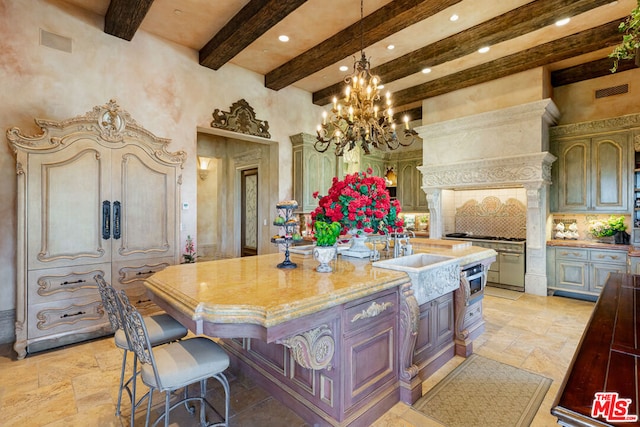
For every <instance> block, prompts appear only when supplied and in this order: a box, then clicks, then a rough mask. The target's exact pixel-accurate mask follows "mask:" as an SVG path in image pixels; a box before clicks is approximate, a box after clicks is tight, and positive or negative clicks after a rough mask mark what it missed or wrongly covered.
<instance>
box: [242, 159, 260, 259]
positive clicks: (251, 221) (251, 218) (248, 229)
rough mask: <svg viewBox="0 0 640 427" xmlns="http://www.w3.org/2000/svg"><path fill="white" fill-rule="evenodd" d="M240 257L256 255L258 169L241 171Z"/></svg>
mask: <svg viewBox="0 0 640 427" xmlns="http://www.w3.org/2000/svg"><path fill="white" fill-rule="evenodd" d="M240 187H241V188H240V194H241V195H242V201H241V218H240V229H241V233H240V256H243V257H244V256H254V255H257V254H258V168H252V169H245V170H242V171H241V184H240Z"/></svg>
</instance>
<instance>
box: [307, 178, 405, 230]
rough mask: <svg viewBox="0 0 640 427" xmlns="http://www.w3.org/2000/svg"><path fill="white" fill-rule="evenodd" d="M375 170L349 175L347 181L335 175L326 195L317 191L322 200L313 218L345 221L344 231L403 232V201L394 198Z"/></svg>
mask: <svg viewBox="0 0 640 427" xmlns="http://www.w3.org/2000/svg"><path fill="white" fill-rule="evenodd" d="M372 172H373V171H372V170H371V168H369V169H367V171H366V172H356V173H353V174H350V175H346V176H345V177H344V179H343V180H339V179H338V178H337V177H334V178H333V184H332V185H331V188H329V192H328V194H327V195H326V196H319V195H318V192H317V191H316V192H315V193H313V197H314V198H316V199H319V201H318V207H317V208H316V209H315V210H314V211H313V212H311V219H312V220H313V221H314V222H315V221H323V222H329V223H330V222H333V221H337V222H339V223H340V224H342V231H343V234H346V233H347V232H348V231H349V230H353V229H358V230H362V231H363V232H365V233H380V234H383V233H385V232H389V233H390V232H393V231H402V226H403V225H404V221H403V220H402V218H399V217H398V214H399V213H400V211H401V208H400V202H398V201H397V200H391V197H390V196H389V191H388V190H387V185H386V184H385V182H384V179H383V178H380V177H378V176H373V175H372Z"/></svg>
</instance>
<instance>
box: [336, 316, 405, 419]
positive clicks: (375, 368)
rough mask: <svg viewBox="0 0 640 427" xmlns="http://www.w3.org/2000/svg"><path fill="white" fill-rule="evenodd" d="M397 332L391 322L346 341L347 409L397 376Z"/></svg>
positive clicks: (345, 379)
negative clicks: (395, 332)
mask: <svg viewBox="0 0 640 427" xmlns="http://www.w3.org/2000/svg"><path fill="white" fill-rule="evenodd" d="M394 330H395V328H394V326H393V324H392V322H387V323H386V324H381V325H379V326H378V327H376V328H373V329H370V330H369V331H367V332H365V333H362V334H358V335H355V336H354V337H353V338H351V339H349V340H346V346H347V351H346V353H345V354H347V355H349V360H348V362H347V363H348V365H347V366H348V372H347V373H346V375H345V378H344V381H345V387H346V389H345V402H346V403H345V408H349V407H351V406H352V405H354V404H355V403H357V402H359V401H361V400H362V399H364V398H366V397H367V396H368V395H369V394H371V393H372V392H373V391H374V390H376V389H377V388H378V387H380V386H382V385H383V384H385V383H386V382H388V381H390V380H392V379H394V378H395V377H396V375H397V374H396V371H397V369H396V361H395V359H396V356H395V347H396V344H395V343H394V340H395V338H394Z"/></svg>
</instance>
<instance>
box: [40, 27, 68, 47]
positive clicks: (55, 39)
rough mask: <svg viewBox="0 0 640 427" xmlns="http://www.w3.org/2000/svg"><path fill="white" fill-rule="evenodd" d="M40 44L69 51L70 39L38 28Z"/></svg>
mask: <svg viewBox="0 0 640 427" xmlns="http://www.w3.org/2000/svg"><path fill="white" fill-rule="evenodd" d="M40 44H41V45H42V46H48V47H50V48H53V49H57V50H61V51H63V52H69V53H71V44H72V43H71V39H70V38H69V37H65V36H60V35H58V34H54V33H50V32H49V31H46V30H43V29H42V28H41V29H40Z"/></svg>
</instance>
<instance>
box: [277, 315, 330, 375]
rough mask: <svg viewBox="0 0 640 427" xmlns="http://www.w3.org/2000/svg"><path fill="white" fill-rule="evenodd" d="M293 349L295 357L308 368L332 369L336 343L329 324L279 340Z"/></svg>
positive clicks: (301, 364) (292, 353) (292, 352)
mask: <svg viewBox="0 0 640 427" xmlns="http://www.w3.org/2000/svg"><path fill="white" fill-rule="evenodd" d="M278 344H282V345H284V346H285V347H287V348H289V349H290V350H291V356H292V357H293V359H294V360H295V361H296V362H297V363H298V364H299V365H300V366H302V367H303V368H306V369H318V370H319V369H328V370H330V369H331V359H333V354H334V353H335V348H336V343H335V340H334V338H333V332H332V331H331V328H330V327H329V326H328V325H321V326H319V327H317V328H315V329H311V330H310V331H306V332H303V333H301V334H298V335H295V336H293V337H289V338H286V339H283V340H281V341H279V342H278Z"/></svg>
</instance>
